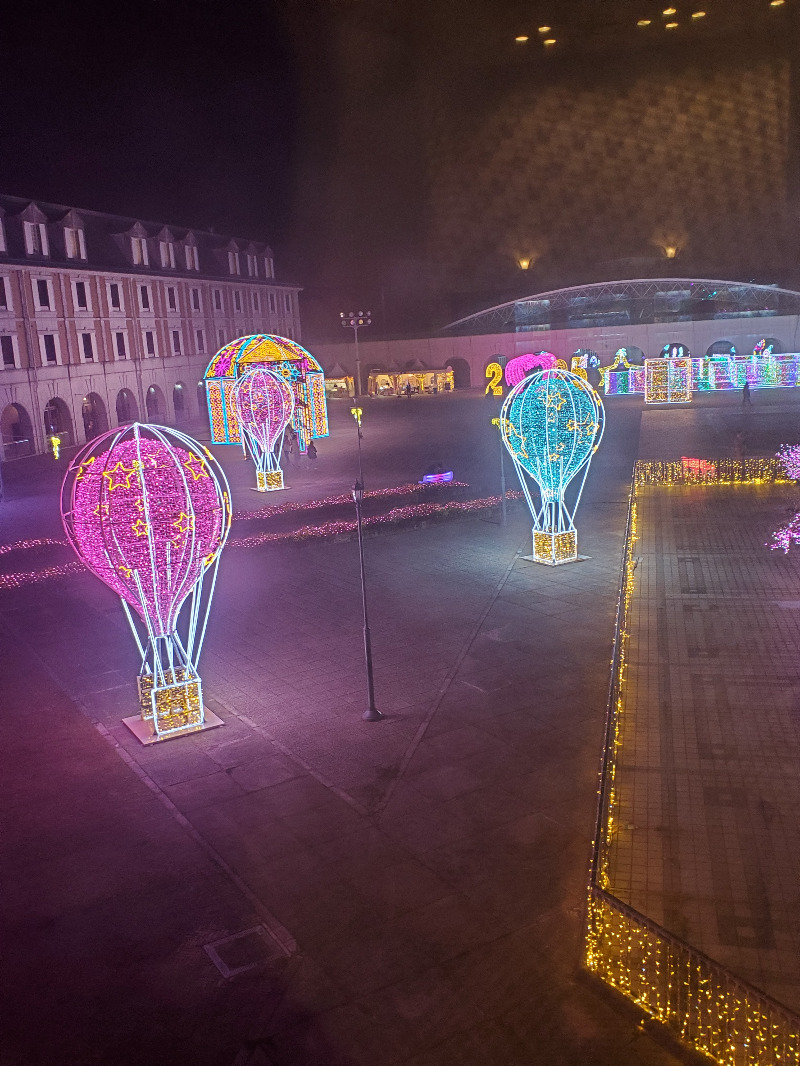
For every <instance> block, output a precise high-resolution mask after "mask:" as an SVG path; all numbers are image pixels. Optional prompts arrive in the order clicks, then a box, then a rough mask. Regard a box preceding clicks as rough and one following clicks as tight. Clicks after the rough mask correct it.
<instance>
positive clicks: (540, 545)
mask: <svg viewBox="0 0 800 1066" xmlns="http://www.w3.org/2000/svg"><path fill="white" fill-rule="evenodd" d="M530 558H531V559H532V560H533V562H535V563H543V564H544V565H545V566H563V565H564V563H577V562H580V560H581V556H580V555H578V533H577V531H576V530H574V529H569V530H567V531H566V532H565V533H543V532H539V531H538V530H534V531H533V555H531V556H530Z"/></svg>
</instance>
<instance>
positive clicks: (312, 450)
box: [306, 440, 317, 463]
mask: <svg viewBox="0 0 800 1066" xmlns="http://www.w3.org/2000/svg"><path fill="white" fill-rule="evenodd" d="M306 454H307V455H308V461H309V462H310V463H313V462H314V460H315V459H316V458H317V446H316V444H315V443H314V442H313V440H311V441H309V442H308V450H307V452H306Z"/></svg>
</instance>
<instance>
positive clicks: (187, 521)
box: [172, 511, 194, 533]
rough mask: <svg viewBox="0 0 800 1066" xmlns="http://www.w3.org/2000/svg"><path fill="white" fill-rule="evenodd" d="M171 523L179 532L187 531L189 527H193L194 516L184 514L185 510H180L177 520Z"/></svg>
mask: <svg viewBox="0 0 800 1066" xmlns="http://www.w3.org/2000/svg"><path fill="white" fill-rule="evenodd" d="M172 525H173V526H174V528H175V529H177V531H178V532H179V533H188V532H189V530H190V529H193V528H194V518H193V517H192V516H191V515H188V514H186V512H185V511H181V513H180V514H179V515H178V518H177V521H175V522H173V523H172Z"/></svg>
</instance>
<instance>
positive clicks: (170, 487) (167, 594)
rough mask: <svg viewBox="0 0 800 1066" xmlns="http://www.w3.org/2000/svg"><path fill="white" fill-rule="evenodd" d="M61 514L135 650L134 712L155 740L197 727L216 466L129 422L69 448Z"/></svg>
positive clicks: (225, 514) (221, 516)
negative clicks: (110, 594) (120, 612)
mask: <svg viewBox="0 0 800 1066" xmlns="http://www.w3.org/2000/svg"><path fill="white" fill-rule="evenodd" d="M61 513H62V518H63V522H64V529H65V530H66V533H67V537H68V539H69V541H70V543H71V545H72V547H73V548H74V549H75V551H76V552H77V554H78V556H79V557H80V558H81V559H82V560H83V562H84V563H85V565H86V566H87V567H88V568H89V569H90V570H91V571H92V572H93V573H95V574H96V575H97V576H98V577H99V578H100V580H101V581H104V582H105V584H106V585H108V586H109V588H111V589H112V590H113V591H114V592H116V593H117V594H118V595H119V597H120V599H121V600H122V606H123V608H124V610H125V614H126V617H127V619H128V622H129V624H130V627H131V630H132V632H133V635H134V638H135V639H136V642H137V646H138V648H139V652H140V654H141V667H140V671H139V679H138V683H139V697H140V705H141V719H142V720H143V721H144V722H145V723H147V724H148V726H149V732H150V733H152V735H153V737H154V738H155V739H161V738H163V737H166V736H169V735H172V734H175V733H177V732H188V731H190V730H193V729H199V728H202V727H203V725H204V720H205V715H204V710H203V700H202V691H201V683H200V677H199V675H198V673H197V661H198V659H199V656H200V651H201V649H202V645H203V638H204V636H205V627H206V623H207V620H208V611H209V607H210V604H211V597H212V595H213V589H214V583H215V581H216V573H217V566H218V563H219V556H220V551H221V549H222V547H223V545H224V543H225V540H226V538H227V536H228V531H229V529H230V522H231V505H230V490H229V488H228V483H227V480H226V478H225V475H224V473H223V472H222V469H221V467H220V466H219V464H218V463H217V462H216V460H215V459H214V458H213V456H212V455H211V453H210V452H209V451H208V449H206V448H204V447H203V446H202V445H200V444H198V443H197V442H196V441H194V440H192V438H191V437H187V436H186V435H185V434H183V433H180V432H178V431H177V430H174V429H166V428H164V427H162V426H150V425H142V424H140V423H138V422H137V423H133V424H132V425H128V426H126V427H124V428H123V429H120V430H114V431H112V432H110V433H106V434H103V435H102V436H100V437H96V438H95V439H94V440H93V441H91V442H90V443H89V444H88V445H87V446H86V447H85V448H84V449H83V450H82V451H81V452H79V453H78V454H77V455H76V456H75V458H74V459H73V460H72V463H71V464H70V466H69V469H68V470H67V473H66V476H65V478H64V483H63V486H62V490H61ZM209 570H210V571H211V572H212V575H211V576H212V580H211V587H210V589H209V592H208V595H207V596H206V597H205V598H204V597H203V595H202V586H203V581H204V578H205V576H206V574H207V573H208V571H209ZM187 600H189V608H188V612H187V618H186V625H185V627H184V629H185V631H184V634H183V635H181V634H180V633H179V632H178V618H179V615H180V613H181V608H182V607H183V605H184V603H185V602H186V601H187ZM135 616H136V617H135ZM137 617H138V620H139V621H138V622H137V620H136V618H137ZM142 629H143V630H144V633H142ZM131 728H133V726H132V727H131ZM134 732H137V735H139V732H138V731H137V730H136V729H134ZM140 739H145V737H144V736H143V735H142V736H140Z"/></svg>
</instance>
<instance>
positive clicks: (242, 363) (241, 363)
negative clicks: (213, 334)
mask: <svg viewBox="0 0 800 1066" xmlns="http://www.w3.org/2000/svg"><path fill="white" fill-rule="evenodd" d="M255 366H263V367H265V368H266V369H268V370H273V371H275V372H276V373H278V374H280V375H281V377H283V378H284V379H285V380H286V381H287V382H288V383H289V385H290V386H291V389H292V392H293V393H294V413H293V415H292V425H293V427H294V429H295V430H296V431H297V440H298V445H299V448H300V451H301V452H305V450H306V449H307V448H308V445H309V442H310V441H311V440H312V439H313V438H315V437H327V436H328V432H329V431H328V407H327V402H326V399H325V375H324V374H323V372H322V367H321V366H320V365H319V363H318V362H317V360H316V359H315V358H314V356H313V355H312V354H311V352H308V351H306V349H305V348H303V347H301V346H300V345H299V344H297V342H296V341H293V340H289V338H288V337H278V336H276V335H273V334H271V333H255V334H252V335H251V336H248V337H239V338H237V339H236V340H234V341H231V342H230V343H228V344H226V345H224V346H223V347H222V348H220V350H219V351H218V352H217V354H216V355H215V356H214V358H213V359H212V360H211V362H210V363H209V364H208V367H207V369H206V373H205V383H206V397H207V399H208V418H209V422H210V425H211V441H212V443H213V444H241V443H242V433H241V427H240V425H239V418H238V415H237V414H236V407H235V400H234V395H233V392H234V388H235V385H236V379H237V378H239V377H241V376H242V375H243V374H245V373H246V372H247V371H248V370H252V369H253V367H255Z"/></svg>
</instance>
